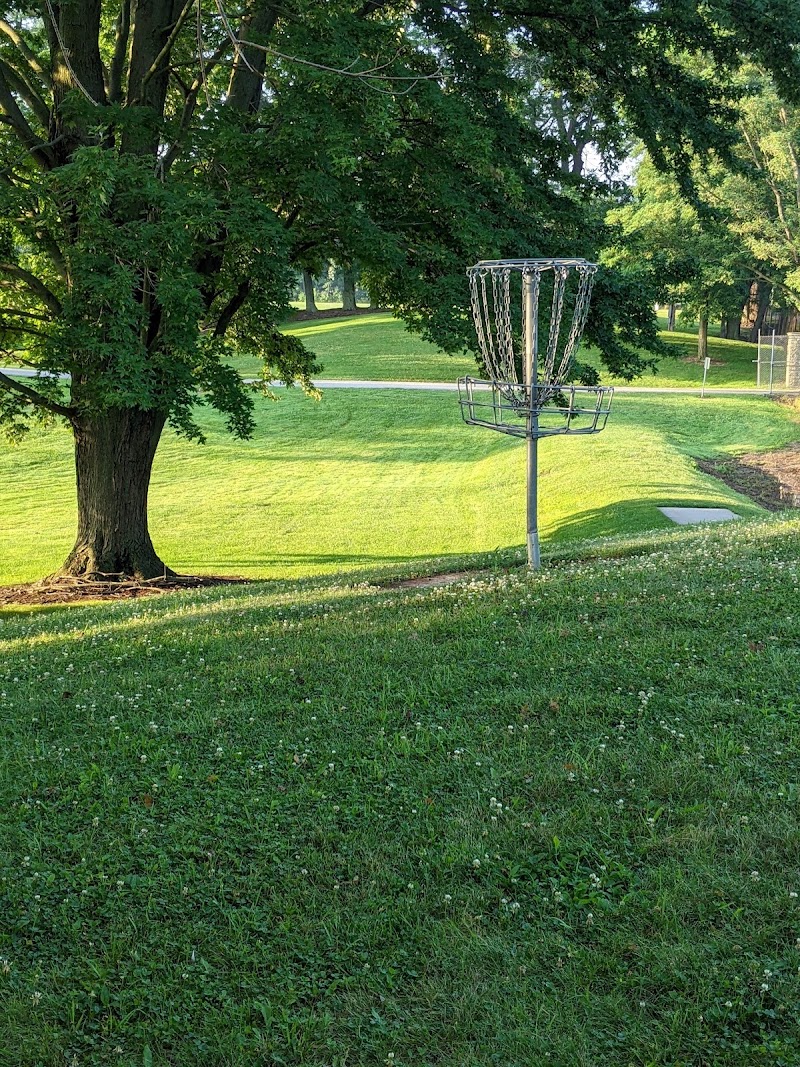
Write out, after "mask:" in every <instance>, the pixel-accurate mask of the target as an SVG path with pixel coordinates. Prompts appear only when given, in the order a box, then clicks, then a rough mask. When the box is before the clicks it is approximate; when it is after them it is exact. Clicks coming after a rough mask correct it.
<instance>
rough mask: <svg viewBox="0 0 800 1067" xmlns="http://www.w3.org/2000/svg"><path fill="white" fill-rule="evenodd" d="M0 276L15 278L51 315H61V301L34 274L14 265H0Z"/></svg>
mask: <svg viewBox="0 0 800 1067" xmlns="http://www.w3.org/2000/svg"><path fill="white" fill-rule="evenodd" d="M0 274H8V275H10V276H11V277H12V278H17V279H18V280H19V281H21V282H22V283H23V284H24V285H25V286H26V287H27V288H28V289H30V291H31V292H32V293H35V294H36V296H38V297H39V299H40V300H41V301H42V303H43V304H44V305H45V307H46V308H48V310H49V311H51V312H52V313H53V315H61V314H62V312H63V310H64V309H63V307H62V306H61V301H60V300H59V299H58V297H57V296H56V294H55V293H54V292H52V291H51V290H50V289H48V288H47V286H46V285H45V284H44V282H43V281H41V279H39V278H37V277H36V275H35V274H31V272H30V271H27V270H25V268H24V267H18V266H17V265H16V263H0Z"/></svg>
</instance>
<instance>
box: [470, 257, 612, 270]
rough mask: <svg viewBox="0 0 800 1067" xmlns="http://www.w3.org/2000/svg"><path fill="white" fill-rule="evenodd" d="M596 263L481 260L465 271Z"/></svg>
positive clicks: (580, 265) (594, 265)
mask: <svg viewBox="0 0 800 1067" xmlns="http://www.w3.org/2000/svg"><path fill="white" fill-rule="evenodd" d="M596 266H597V264H596V263H591V262H590V261H589V260H588V259H579V258H577V259H569V258H564V259H561V258H551V259H481V260H479V261H478V262H477V263H476V264H475V265H474V266H472V267H468V268H467V270H468V272H469V271H473V270H493V269H496V268H497V269H499V268H502V267H510V268H516V269H519V270H524V269H525V267H538V268H539V269H540V270H547V269H548V268H550V267H596Z"/></svg>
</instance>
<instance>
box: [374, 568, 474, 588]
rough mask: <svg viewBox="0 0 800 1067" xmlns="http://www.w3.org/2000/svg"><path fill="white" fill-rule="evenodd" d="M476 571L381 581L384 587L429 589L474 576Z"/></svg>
mask: <svg viewBox="0 0 800 1067" xmlns="http://www.w3.org/2000/svg"><path fill="white" fill-rule="evenodd" d="M476 573H477V572H476V571H452V572H451V573H450V574H429V575H427V576H426V577H424V578H400V579H398V580H397V581H396V582H381V585H382V586H383V587H384V588H385V589H431V588H433V587H435V586H437V585H452V584H453V583H454V582H460V581H462V580H463V579H464V578H474V577H475V575H476Z"/></svg>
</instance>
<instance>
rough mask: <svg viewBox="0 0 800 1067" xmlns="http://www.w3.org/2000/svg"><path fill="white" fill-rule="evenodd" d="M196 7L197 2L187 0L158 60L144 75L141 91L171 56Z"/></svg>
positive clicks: (154, 61)
mask: <svg viewBox="0 0 800 1067" xmlns="http://www.w3.org/2000/svg"><path fill="white" fill-rule="evenodd" d="M194 5H195V0H186V3H185V4H184V5H183V10H182V11H181V13H180V14H179V15H178V17H177V19H176V20H175V25H174V26H173V27H172V30H171V31H170V35H169V37H168V38H167V40H166V42H165V43H164V47H163V48H162V49H161V51H160V52H159V53H158V55H157V56H156V58H155V59H154V60H153V62H152V63H151V64H150V67H149V69H148V70H147V72H146V73H145V74H144V75H143V77H142V81H141V86H140V88H141V89H144V88H145V86H146V85H147V83H148V82H149V81H150V79H151V78H152V77H153V76H154V75H155V74H158V70H159V67H160V66H161V64H162V63H163V62H164V60H165V59H166V58H167V57H168V56H169V54H170V52H171V51H172V48H173V45H174V44H175V41H176V40H177V39H178V34H179V33H180V32H181V30H182V29H183V25H184V23H185V22H186V19H187V18H188V17H189V15H190V14H191V12H192V8H193V7H194Z"/></svg>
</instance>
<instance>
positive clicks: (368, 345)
mask: <svg viewBox="0 0 800 1067" xmlns="http://www.w3.org/2000/svg"><path fill="white" fill-rule="evenodd" d="M664 324H665V322H664ZM284 332H285V333H288V334H291V335H293V336H296V337H299V338H300V339H301V340H302V341H303V343H304V344H305V345H306V346H307V347H308V348H310V349H311V350H312V351H313V352H314V353H315V354H316V355H317V357H318V360H319V362H320V364H321V365H322V371H321V372H320V374H319V375H318V377H320V378H340V379H347V378H350V379H365V380H367V381H387V380H388V381H391V380H395V381H426V382H452V381H455V380H456V379H457V378H458V377H460V376H462V375H465V374H471V375H477V374H478V368H477V364H476V362H475V360H474V359H473V357H472V356H469V355H460V356H448V355H446V354H445V353H444V352H441V351H439V350H438V349H437V348H436V347H434V346H433V345H431V344H428V343H427V342H425V341H422V340H420V338H419V337H416V336H415V335H414V334H411V333H409V332H408V330H406V328H405V326H404V325H403V323H402V322H400V320H399V319H395V318H394V317H393V316H392V315H391V314H390V313H388V312H378V313H375V314H368V315H363V314H362V315H357V316H353V317H352V318H334V319H315V320H311V321H309V322H302V323H296V324H294V325H289V326H286V327H285V329H284ZM661 337H662V339H663V340H664V341H665V342H666V343H667V344H668V345H669V346H670V349H671V352H672V354H671V355H670V356H668V357H665V358H663V359H659V360H658V373H657V374H652V373H650V372H649V371H648V372H647V373H646V374H645V375H643V376H642V377H641V378H638V379H636V380H635V381H634V382H632V383H631V382H625V381H623V380H622V379H621V378H615V377H614V376H613V375H609V374H608V372H607V371H606V370H605V368H604V367H603V365H602V362H601V360H600V357H599V354H598V353H597V352H596V351H593V350H591V349H590V350H587V351H584V352H583V353H582V354H581V356H580V358H581V359H583V360H585V361H586V362H588V363H590V364H592V365H593V366H596V367H597V369H598V370H599V371H600V373H601V376H602V379H603V381H604V382H605V383H606V384H611V385H631V384H632V385H640V386H662V387H667V388H673V387H678V388H697V389H699V388H700V386H701V385H702V382H703V364H702V362H701V361H700V360H698V358H697V331H696V329H695V332H694V333H692V332H691V330H690V329H689V328H688V327H682V328H681V329H680V330H678V331H675V332H672V333H670V332H667V331H666V330H663V331H662V334H661ZM709 355H710V356H711V360H712V365H711V368H710V370H709V372H708V380H707V386H708V388H710V389H711V388H725V389H731V388H755V386H756V368H755V364H754V362H753V360H754V359H755V358H756V355H757V346H756V345H751V344H748V343H746V342H744V341H729V340H725V339H722V338H719V337H714V336H712V337H710V338H709ZM232 362H233V365H234V366H235V367H236V368H237V370H239V372H240V373H241V374H243V375H244V376H245V377H257V376H258V374H259V373H260V370H261V364H260V363H259V362H258V361H257V360H253V359H247V358H245V357H241V358H238V359H234V360H233V361H232Z"/></svg>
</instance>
